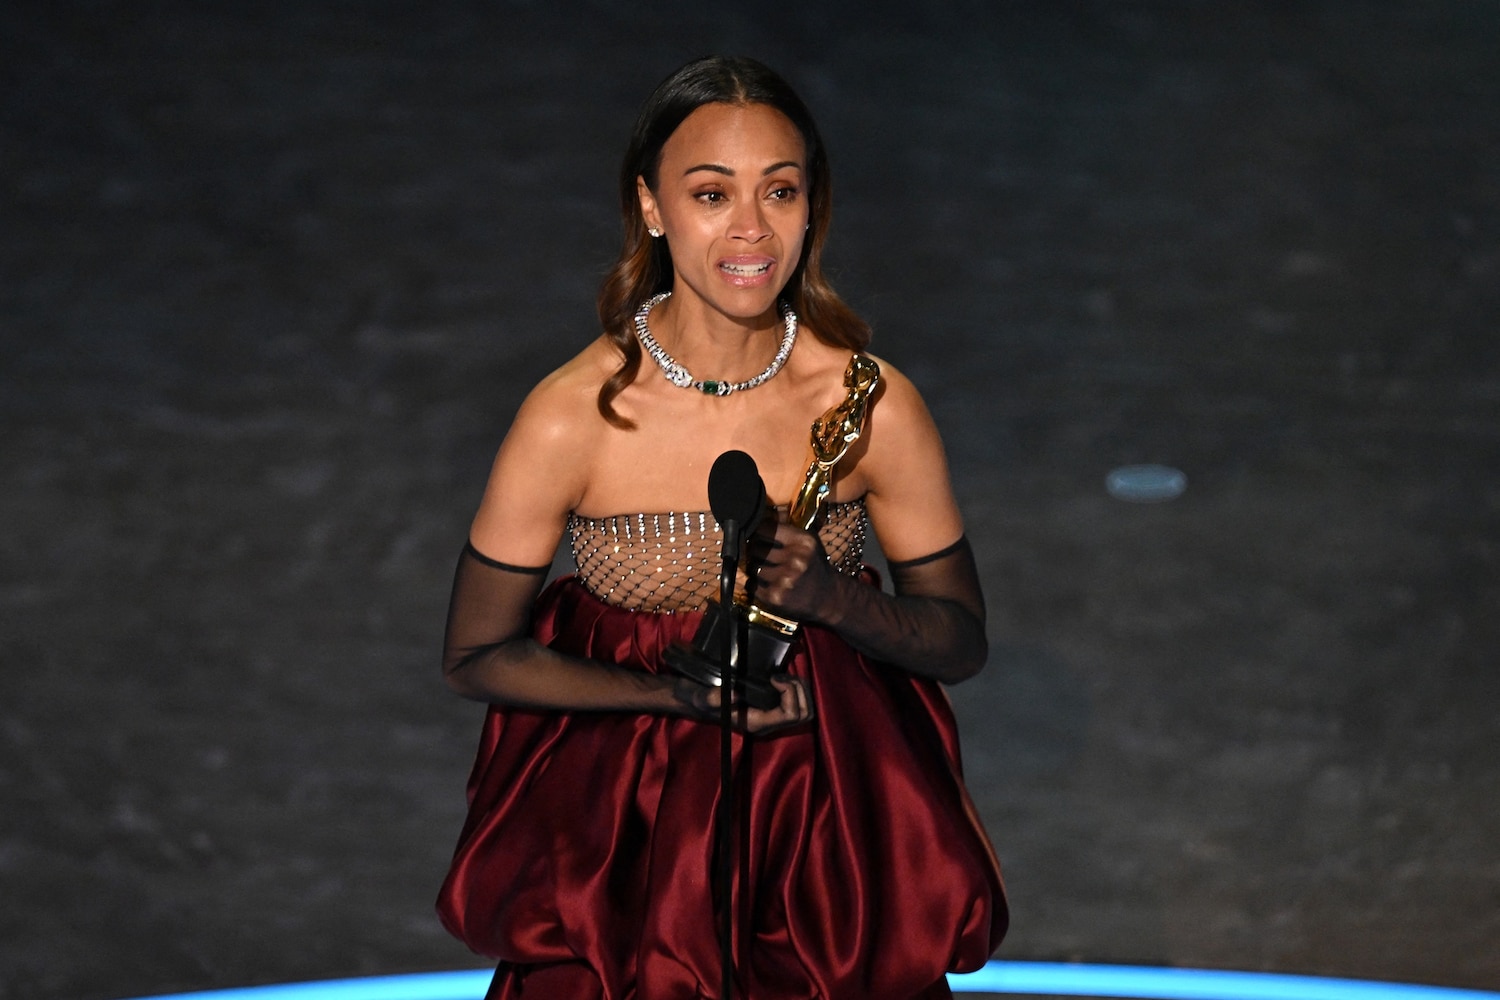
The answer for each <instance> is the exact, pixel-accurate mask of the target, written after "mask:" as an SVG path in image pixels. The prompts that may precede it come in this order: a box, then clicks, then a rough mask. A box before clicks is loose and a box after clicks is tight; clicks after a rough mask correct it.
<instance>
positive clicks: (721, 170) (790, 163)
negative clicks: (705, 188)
mask: <svg viewBox="0 0 1500 1000" xmlns="http://www.w3.org/2000/svg"><path fill="white" fill-rule="evenodd" d="M782 167H796V168H797V169H798V170H801V169H802V164H800V163H798V162H797V161H796V160H782V161H781V162H780V163H773V164H771V165H770V166H769V167H767V168H766V169H764V170H762V171H761V172H760V175H761V176H762V177H765V176H766V175H767V174H774V173H775V172H776V171H778V170H780V169H781V168H782ZM699 170H711V171H713V172H714V173H716V174H723V175H724V176H725V177H733V176H734V171H733V170H730V169H729V168H728V167H726V166H724V165H723V164H722V163H700V164H698V165H697V166H696V167H688V168H687V169H686V170H684V171H683V172H682V176H684V177H686V176H687V175H688V174H692V173H697V172H698V171H699Z"/></svg>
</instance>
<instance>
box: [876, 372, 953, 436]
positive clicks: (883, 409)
mask: <svg viewBox="0 0 1500 1000" xmlns="http://www.w3.org/2000/svg"><path fill="white" fill-rule="evenodd" d="M865 357H867V358H869V359H870V360H871V361H874V362H875V363H876V364H877V365H879V366H880V385H879V387H878V388H877V389H876V391H875V400H874V403H873V404H872V405H871V407H870V416H869V428H870V440H871V447H872V448H876V449H877V450H885V451H893V450H895V451H904V450H905V449H906V448H910V447H921V448H936V449H938V450H939V451H941V449H942V442H941V440H940V439H939V438H938V432H937V426H936V425H935V424H934V423H933V422H932V415H931V413H929V412H928V409H927V403H926V401H925V400H923V399H922V393H921V392H920V391H919V390H918V389H917V387H916V385H914V384H913V383H912V381H911V379H909V378H907V377H906V375H905V374H904V373H903V372H902V371H901V370H900V369H899V368H897V367H896V366H895V365H893V364H891V363H890V362H889V361H887V360H885V359H884V358H881V357H877V356H876V355H873V354H868V353H867V354H865Z"/></svg>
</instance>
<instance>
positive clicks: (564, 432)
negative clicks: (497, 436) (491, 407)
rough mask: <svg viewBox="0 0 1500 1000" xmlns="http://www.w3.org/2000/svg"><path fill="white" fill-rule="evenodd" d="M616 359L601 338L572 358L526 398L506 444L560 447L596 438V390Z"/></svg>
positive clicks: (537, 385) (616, 355) (541, 382)
mask: <svg viewBox="0 0 1500 1000" xmlns="http://www.w3.org/2000/svg"><path fill="white" fill-rule="evenodd" d="M612 354H613V358H612V357H611V355H612ZM618 357H619V355H618V353H614V349H613V348H612V347H611V346H610V344H609V342H608V341H607V340H606V339H605V338H603V337H599V338H598V339H596V340H595V341H594V342H593V343H591V344H589V346H588V347H586V348H584V349H583V350H582V351H580V352H579V353H578V354H576V355H574V356H573V358H572V359H571V360H570V361H568V362H567V363H566V364H564V365H563V366H562V367H560V368H558V369H556V370H555V371H553V372H552V373H551V374H550V375H548V376H547V377H546V378H544V379H542V380H541V381H540V382H538V383H537V384H536V386H535V387H534V388H533V389H532V390H531V392H530V393H528V394H527V396H526V399H525V400H524V401H523V402H522V403H521V408H520V410H519V411H517V413H516V419H515V422H514V423H513V424H512V425H511V429H510V433H509V435H507V438H506V440H507V441H510V440H511V439H519V440H520V441H522V442H533V441H534V442H536V443H540V444H542V445H563V444H578V443H584V442H586V441H588V440H589V439H590V438H593V437H596V436H597V434H596V432H597V430H598V427H597V423H596V422H597V421H599V420H601V419H603V418H602V417H600V415H599V410H598V404H597V400H598V397H599V387H600V386H601V385H603V384H604V382H605V380H606V379H608V378H609V376H610V375H611V374H613V372H614V369H615V367H616V363H617V361H618Z"/></svg>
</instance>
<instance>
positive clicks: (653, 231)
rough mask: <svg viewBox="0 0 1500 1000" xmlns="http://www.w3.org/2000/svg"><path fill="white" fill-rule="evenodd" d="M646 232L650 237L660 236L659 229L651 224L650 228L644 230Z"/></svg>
mask: <svg viewBox="0 0 1500 1000" xmlns="http://www.w3.org/2000/svg"><path fill="white" fill-rule="evenodd" d="M646 232H648V233H650V234H651V236H652V238H660V236H661V230H660V229H657V228H656V227H655V226H652V227H651V228H650V229H648V230H646Z"/></svg>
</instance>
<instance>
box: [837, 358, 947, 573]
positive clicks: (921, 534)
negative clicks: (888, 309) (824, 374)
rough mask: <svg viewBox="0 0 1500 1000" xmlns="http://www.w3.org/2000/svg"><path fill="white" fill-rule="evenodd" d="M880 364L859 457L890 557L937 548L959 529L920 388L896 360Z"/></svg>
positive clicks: (875, 519) (869, 502) (941, 456)
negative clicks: (897, 364)
mask: <svg viewBox="0 0 1500 1000" xmlns="http://www.w3.org/2000/svg"><path fill="white" fill-rule="evenodd" d="M867 356H868V357H870V358H871V360H873V361H874V362H875V363H876V364H878V365H879V366H880V381H881V385H880V388H879V389H878V390H877V394H876V396H875V401H874V403H873V404H872V405H871V407H870V414H869V420H868V425H867V429H866V437H867V438H868V442H869V443H868V447H867V450H866V452H865V454H864V455H863V457H862V461H861V463H860V464H861V466H862V469H861V472H862V475H863V477H864V486H865V489H866V493H865V503H866V506H867V507H868V509H869V511H870V519H871V521H872V522H873V524H874V526H875V531H876V535H877V537H878V538H879V539H880V545H881V548H882V549H884V550H885V553H886V555H887V556H888V557H890V558H892V559H914V558H917V557H920V556H924V555H927V554H929V553H932V552H936V551H939V550H940V549H942V548H943V547H944V546H946V545H949V544H951V543H952V542H954V541H955V540H956V539H957V538H958V537H959V536H960V535H962V534H963V519H962V517H961V515H960V514H959V511H958V507H957V505H956V504H955V503H954V500H953V492H952V486H951V484H950V482H949V472H948V459H947V455H946V454H945V452H944V449H943V441H942V437H941V436H940V435H939V434H938V429H937V425H936V424H935V423H934V422H933V419H932V414H931V413H930V412H929V411H928V409H927V404H926V402H925V401H924V400H923V399H922V394H921V392H920V391H918V389H917V387H916V386H915V385H914V384H913V383H912V381H911V379H909V378H907V377H906V375H905V374H903V373H902V372H901V371H900V370H899V369H898V368H896V366H895V365H892V364H891V363H890V362H888V361H885V360H884V359H882V358H878V357H874V356H872V355H867Z"/></svg>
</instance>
